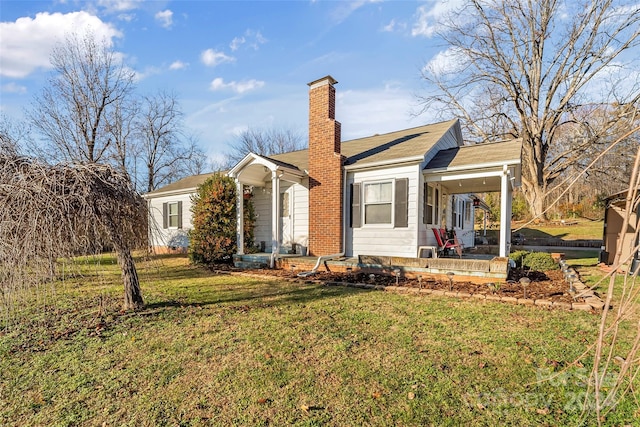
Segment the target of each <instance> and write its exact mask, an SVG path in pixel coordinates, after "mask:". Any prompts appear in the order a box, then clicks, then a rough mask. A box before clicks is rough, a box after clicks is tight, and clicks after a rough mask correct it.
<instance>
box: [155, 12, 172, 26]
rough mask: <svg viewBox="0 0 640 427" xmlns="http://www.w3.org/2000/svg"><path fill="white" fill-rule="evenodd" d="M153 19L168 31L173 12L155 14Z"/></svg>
mask: <svg viewBox="0 0 640 427" xmlns="http://www.w3.org/2000/svg"><path fill="white" fill-rule="evenodd" d="M155 18H156V21H158V22H159V23H160V25H161V26H162V27H164V28H167V29H168V28H171V26H172V25H173V12H172V11H170V10H169V9H167V10H163V11H160V12H158V13H156V14H155Z"/></svg>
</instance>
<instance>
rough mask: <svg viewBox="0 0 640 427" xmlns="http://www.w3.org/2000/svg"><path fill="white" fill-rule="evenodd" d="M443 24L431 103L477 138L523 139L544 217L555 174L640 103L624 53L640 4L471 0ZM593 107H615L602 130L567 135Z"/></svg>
mask: <svg viewBox="0 0 640 427" xmlns="http://www.w3.org/2000/svg"><path fill="white" fill-rule="evenodd" d="M441 28H442V30H441V31H440V36H441V37H442V38H443V39H444V40H445V42H446V43H447V44H448V45H449V46H450V47H449V50H448V51H447V52H446V54H444V55H441V56H439V57H438V59H443V58H445V59H446V60H447V61H444V62H447V66H441V64H442V63H443V61H437V60H434V61H432V62H430V63H429V64H428V65H427V66H426V67H425V68H424V71H423V77H424V79H425V80H426V81H427V82H428V84H429V85H430V86H429V87H430V88H431V92H428V93H426V94H425V95H424V96H422V97H421V99H422V101H423V102H424V104H423V105H424V110H427V109H431V108H433V109H434V110H440V111H442V112H443V113H444V114H446V115H454V116H456V117H460V118H461V119H463V120H462V122H463V124H464V125H465V127H466V128H467V131H468V132H469V134H470V135H472V138H473V139H474V140H476V141H495V140H501V139H504V138H505V137H511V138H522V140H523V182H522V185H523V194H524V196H525V197H526V199H527V202H528V204H529V206H530V209H531V213H532V214H533V215H534V216H535V217H540V216H543V215H544V211H545V207H546V197H547V194H548V192H549V191H550V190H551V189H552V188H553V185H554V183H555V181H556V180H557V179H558V178H559V177H560V176H562V174H563V173H564V172H565V171H566V170H567V168H569V167H571V166H572V165H576V164H578V163H579V162H580V161H581V160H583V158H584V157H583V156H584V155H585V154H586V153H588V152H589V150H587V148H588V147H592V146H593V145H594V144H596V143H601V142H603V141H604V142H608V141H611V139H608V140H607V139H602V138H603V136H606V135H607V134H610V133H611V132H612V131H613V130H614V128H615V126H616V123H619V122H620V121H624V120H627V119H628V118H629V117H631V116H634V115H635V113H636V111H637V108H638V101H639V100H640V90H639V86H638V84H637V83H638V81H637V78H636V79H634V77H633V76H634V75H636V76H637V74H634V73H633V72H630V67H629V65H630V64H626V63H624V62H623V54H624V53H625V52H627V51H629V50H630V49H632V48H634V47H637V46H638V45H639V44H640V37H639V36H640V6H638V4H637V3H634V2H628V3H624V2H623V1H619V2H616V1H612V0H604V1H602V0H590V1H585V2H579V3H575V2H568V1H557V0H541V1H536V2H533V1H529V2H523V1H520V0H466V1H464V4H463V6H462V7H460V8H459V9H457V10H455V12H454V13H452V14H451V15H450V16H449V17H448V19H447V20H446V22H443V23H442V27H441ZM451 64H455V65H451ZM593 105H596V106H598V108H601V109H606V110H607V111H608V115H609V118H608V119H607V120H606V122H605V123H602V124H603V126H601V127H600V130H601V132H596V133H591V134H588V133H583V134H582V135H581V136H580V137H579V138H577V139H574V140H573V141H572V142H571V144H564V143H562V129H563V127H565V126H567V125H569V124H572V123H575V121H576V120H579V116H580V113H581V112H582V111H584V109H585V108H587V107H588V106H593ZM565 142H566V141H565ZM560 145H562V147H560Z"/></svg>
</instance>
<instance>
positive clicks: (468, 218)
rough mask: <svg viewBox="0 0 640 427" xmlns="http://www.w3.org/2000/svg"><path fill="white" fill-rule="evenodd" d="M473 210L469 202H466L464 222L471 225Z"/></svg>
mask: <svg viewBox="0 0 640 427" xmlns="http://www.w3.org/2000/svg"><path fill="white" fill-rule="evenodd" d="M471 209H472V205H471V202H470V201H469V200H465V202H464V222H465V223H466V224H469V223H470V222H471Z"/></svg>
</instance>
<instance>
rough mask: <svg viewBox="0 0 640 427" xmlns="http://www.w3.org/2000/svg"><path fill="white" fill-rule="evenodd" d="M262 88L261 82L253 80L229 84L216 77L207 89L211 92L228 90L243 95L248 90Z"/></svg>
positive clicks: (262, 83)
mask: <svg viewBox="0 0 640 427" xmlns="http://www.w3.org/2000/svg"><path fill="white" fill-rule="evenodd" d="M263 86H264V82H263V81H260V80H255V79H251V80H244V81H241V82H236V81H232V82H229V83H225V82H224V79H222V78H221V77H216V78H215V79H213V81H212V82H211V84H210V85H209V89H211V90H212V91H218V90H226V89H230V90H232V91H234V92H236V93H244V92H248V91H250V90H254V89H259V88H261V87H263Z"/></svg>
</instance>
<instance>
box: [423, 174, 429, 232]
mask: <svg viewBox="0 0 640 427" xmlns="http://www.w3.org/2000/svg"><path fill="white" fill-rule="evenodd" d="M427 187H428V184H427V183H426V182H425V183H423V184H422V223H423V224H426V223H427V209H429V206H428V203H429V202H428V200H427Z"/></svg>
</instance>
